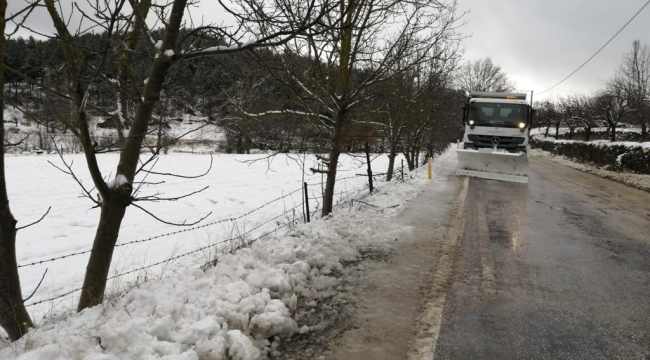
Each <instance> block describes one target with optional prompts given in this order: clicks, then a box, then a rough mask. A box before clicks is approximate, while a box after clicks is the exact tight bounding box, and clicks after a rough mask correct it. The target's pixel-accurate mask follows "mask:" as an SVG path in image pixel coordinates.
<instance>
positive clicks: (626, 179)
mask: <svg viewBox="0 0 650 360" xmlns="http://www.w3.org/2000/svg"><path fill="white" fill-rule="evenodd" d="M530 154H531V155H533V156H539V157H543V158H546V159H549V160H552V161H555V162H557V163H560V164H563V165H566V166H569V167H571V168H574V169H577V170H580V171H584V172H587V173H590V174H594V175H598V176H600V177H603V178H606V179H610V180H614V181H618V182H620V183H623V184H625V185H628V186H632V187H635V188H637V189H641V190H645V191H650V175H642V174H633V173H628V172H616V171H609V170H604V169H601V168H599V167H596V166H590V165H585V164H581V163H577V162H575V161H572V160H570V159H568V158H567V157H565V156H562V155H554V154H552V153H551V152H548V151H544V150H539V149H531V151H530Z"/></svg>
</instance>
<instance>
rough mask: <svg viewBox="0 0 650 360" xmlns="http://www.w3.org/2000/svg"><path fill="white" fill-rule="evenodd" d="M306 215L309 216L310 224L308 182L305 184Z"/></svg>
mask: <svg viewBox="0 0 650 360" xmlns="http://www.w3.org/2000/svg"><path fill="white" fill-rule="evenodd" d="M304 187H305V215H307V222H309V193H308V192H307V182H305V185H304Z"/></svg>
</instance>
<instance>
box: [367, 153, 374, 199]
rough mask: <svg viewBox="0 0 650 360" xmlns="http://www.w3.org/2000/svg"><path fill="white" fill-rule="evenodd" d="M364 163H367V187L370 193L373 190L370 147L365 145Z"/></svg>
mask: <svg viewBox="0 0 650 360" xmlns="http://www.w3.org/2000/svg"><path fill="white" fill-rule="evenodd" d="M366 162H367V163H368V187H369V188H370V193H371V194H372V191H373V190H374V187H373V185H372V168H371V167H370V146H369V145H368V143H366Z"/></svg>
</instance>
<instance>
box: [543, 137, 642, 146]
mask: <svg viewBox="0 0 650 360" xmlns="http://www.w3.org/2000/svg"><path fill="white" fill-rule="evenodd" d="M535 140H538V141H546V142H554V143H558V144H573V143H581V144H584V143H585V141H582V140H563V139H555V138H554V137H546V138H545V137H543V136H542V135H535ZM586 143H587V144H589V145H594V146H601V147H602V146H625V147H627V148H637V147H642V148H646V149H650V141H646V142H636V141H614V142H612V141H609V140H591V141H587V142H586Z"/></svg>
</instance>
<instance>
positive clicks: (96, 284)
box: [77, 200, 126, 311]
mask: <svg viewBox="0 0 650 360" xmlns="http://www.w3.org/2000/svg"><path fill="white" fill-rule="evenodd" d="M125 212H126V205H125V204H118V203H117V202H116V201H114V200H107V201H104V203H103V204H102V210H101V214H100V217H99V225H98V226H97V232H96V233H95V240H94V242H93V249H92V252H91V253H90V259H89V260H88V266H86V276H85V277H84V284H83V290H82V292H81V297H80V298H79V305H78V306H77V311H81V310H83V309H85V308H88V307H91V306H94V305H97V304H101V303H102V301H103V300H104V290H105V289H106V278H107V277H108V271H109V270H110V267H111V260H112V259H113V250H114V248H115V244H116V243H117V237H118V234H119V232H120V225H121V224H122V219H123V218H124V213H125Z"/></svg>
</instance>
